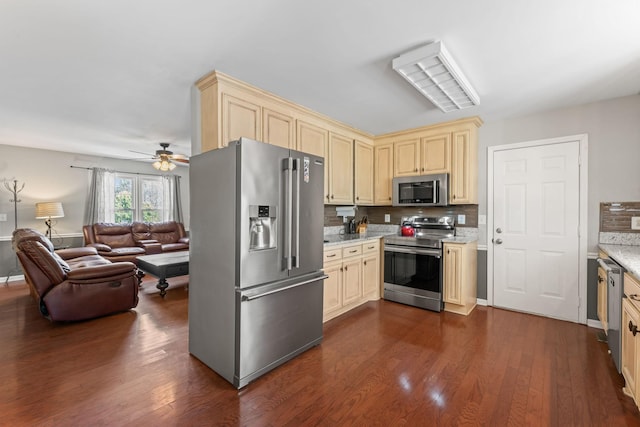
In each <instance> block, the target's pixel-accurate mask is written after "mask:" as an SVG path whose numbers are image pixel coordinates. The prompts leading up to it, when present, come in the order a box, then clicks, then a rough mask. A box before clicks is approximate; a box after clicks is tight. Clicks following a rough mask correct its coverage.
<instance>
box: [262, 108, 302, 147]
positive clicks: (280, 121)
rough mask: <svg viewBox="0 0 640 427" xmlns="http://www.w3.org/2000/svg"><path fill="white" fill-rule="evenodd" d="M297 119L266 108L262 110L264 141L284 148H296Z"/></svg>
mask: <svg viewBox="0 0 640 427" xmlns="http://www.w3.org/2000/svg"><path fill="white" fill-rule="evenodd" d="M295 129H296V126H295V119H294V118H293V117H291V116H289V115H287V114H284V113H280V112H278V111H275V110H273V109H270V108H267V107H264V108H263V109H262V140H263V141H264V142H267V143H269V144H273V145H278V146H280V147H283V148H292V149H295V148H296V139H295V138H296V132H295Z"/></svg>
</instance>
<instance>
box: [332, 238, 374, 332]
mask: <svg viewBox="0 0 640 427" xmlns="http://www.w3.org/2000/svg"><path fill="white" fill-rule="evenodd" d="M324 272H325V274H326V275H327V276H329V277H328V278H327V279H325V281H324V301H323V321H325V322H326V321H327V320H329V319H333V318H334V317H336V316H339V315H341V314H343V313H345V312H347V311H349V310H351V309H353V308H355V307H357V306H359V305H361V304H363V303H365V302H367V301H372V300H377V299H380V277H381V276H380V239H370V240H365V241H363V242H358V243H345V244H342V245H332V246H326V247H325V249H324Z"/></svg>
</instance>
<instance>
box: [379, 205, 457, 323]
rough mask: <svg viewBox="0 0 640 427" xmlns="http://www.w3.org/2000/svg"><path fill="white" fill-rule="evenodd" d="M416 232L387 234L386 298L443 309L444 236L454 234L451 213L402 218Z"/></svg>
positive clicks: (385, 252)
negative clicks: (444, 215) (403, 234)
mask: <svg viewBox="0 0 640 427" xmlns="http://www.w3.org/2000/svg"><path fill="white" fill-rule="evenodd" d="M402 225H403V226H411V227H413V229H414V236H413V237H407V236H402V235H398V236H387V237H385V238H384V298H385V299H386V300H390V301H395V302H400V303H403V304H408V305H413V306H416V307H421V308H425V309H428V310H433V311H441V310H442V308H443V301H442V240H443V239H445V238H447V237H452V236H454V235H455V223H454V221H453V219H452V218H450V217H441V218H436V217H420V216H416V217H410V218H403V220H402Z"/></svg>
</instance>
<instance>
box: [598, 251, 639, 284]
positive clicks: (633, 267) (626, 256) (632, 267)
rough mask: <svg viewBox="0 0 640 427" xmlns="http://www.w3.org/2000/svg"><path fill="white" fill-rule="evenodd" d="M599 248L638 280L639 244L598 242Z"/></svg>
mask: <svg viewBox="0 0 640 427" xmlns="http://www.w3.org/2000/svg"><path fill="white" fill-rule="evenodd" d="M598 246H599V247H600V249H602V250H603V251H604V252H606V253H607V255H609V256H610V257H611V258H613V259H614V261H616V262H618V264H620V265H621V266H623V267H624V268H625V269H626V270H627V271H628V272H629V273H631V274H632V275H634V276H635V277H636V279H639V280H640V246H637V245H609V244H602V243H601V244H599V245H598Z"/></svg>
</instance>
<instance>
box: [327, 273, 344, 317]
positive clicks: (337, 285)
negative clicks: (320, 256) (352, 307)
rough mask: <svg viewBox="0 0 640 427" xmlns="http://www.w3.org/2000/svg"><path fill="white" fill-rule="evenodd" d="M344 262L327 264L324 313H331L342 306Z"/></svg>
mask: <svg viewBox="0 0 640 427" xmlns="http://www.w3.org/2000/svg"><path fill="white" fill-rule="evenodd" d="M341 269H342V264H340V263H337V264H325V266H324V268H323V270H324V273H325V274H326V275H327V276H329V277H328V278H326V279H324V297H323V310H322V312H323V313H325V314H326V313H330V312H331V311H334V310H337V309H339V308H341V307H342V272H341V271H340V270H341Z"/></svg>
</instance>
